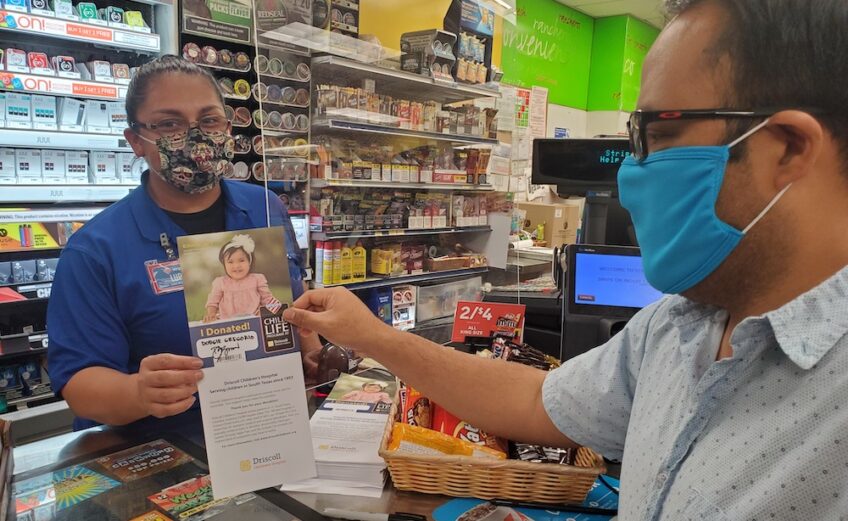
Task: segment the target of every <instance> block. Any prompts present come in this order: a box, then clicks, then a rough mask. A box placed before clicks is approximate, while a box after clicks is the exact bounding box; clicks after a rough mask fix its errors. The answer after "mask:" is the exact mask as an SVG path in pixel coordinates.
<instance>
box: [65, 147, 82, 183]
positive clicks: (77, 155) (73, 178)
mask: <svg viewBox="0 0 848 521" xmlns="http://www.w3.org/2000/svg"><path fill="white" fill-rule="evenodd" d="M65 182H66V183H68V184H83V185H84V184H88V152H86V151H84V150H69V151H67V152H66V153H65Z"/></svg>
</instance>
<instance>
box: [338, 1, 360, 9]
mask: <svg viewBox="0 0 848 521" xmlns="http://www.w3.org/2000/svg"><path fill="white" fill-rule="evenodd" d="M333 7H341V8H342V9H350V10H351V11H359V4H357V3H355V2H350V1H348V0H335V1H334V2H333Z"/></svg>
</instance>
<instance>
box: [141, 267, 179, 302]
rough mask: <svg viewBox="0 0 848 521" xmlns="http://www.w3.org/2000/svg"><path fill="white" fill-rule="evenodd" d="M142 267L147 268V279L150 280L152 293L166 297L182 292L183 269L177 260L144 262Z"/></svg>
mask: <svg viewBox="0 0 848 521" xmlns="http://www.w3.org/2000/svg"><path fill="white" fill-rule="evenodd" d="M144 267H145V268H147V277H148V278H149V279H150V287H151V288H153V293H155V294H157V295H166V294H168V293H174V292H176V291H182V290H183V269H182V268H181V267H180V261H179V260H172V261H161V262H160V261H157V260H151V261H147V262H145V263H144Z"/></svg>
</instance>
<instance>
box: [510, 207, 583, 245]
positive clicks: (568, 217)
mask: <svg viewBox="0 0 848 521" xmlns="http://www.w3.org/2000/svg"><path fill="white" fill-rule="evenodd" d="M518 208H519V209H521V210H524V211H525V212H527V218H526V220H525V222H524V226H523V227H524V229H525V230H527V231H529V232H531V233H532V232H533V231H535V230H536V227H537V226H538V225H540V224H543V225H544V227H545V241H546V242H547V247H548V248H553V247H554V246H562V245H564V244H574V243H575V242H577V230H578V228H579V227H580V218H581V215H580V206H579V205H577V204H570V203H569V204H543V203H518Z"/></svg>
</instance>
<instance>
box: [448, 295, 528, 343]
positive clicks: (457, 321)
mask: <svg viewBox="0 0 848 521" xmlns="http://www.w3.org/2000/svg"><path fill="white" fill-rule="evenodd" d="M525 311H526V306H524V305H523V304H498V303H493V302H459V303H457V305H456V314H455V315H454V322H453V334H452V335H451V342H465V341H466V339H468V338H492V337H494V336H495V335H496V334H500V335H504V336H509V337H513V338H514V341H515V342H521V338H522V337H523V336H524V314H525Z"/></svg>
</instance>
